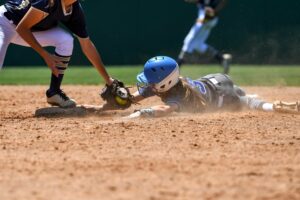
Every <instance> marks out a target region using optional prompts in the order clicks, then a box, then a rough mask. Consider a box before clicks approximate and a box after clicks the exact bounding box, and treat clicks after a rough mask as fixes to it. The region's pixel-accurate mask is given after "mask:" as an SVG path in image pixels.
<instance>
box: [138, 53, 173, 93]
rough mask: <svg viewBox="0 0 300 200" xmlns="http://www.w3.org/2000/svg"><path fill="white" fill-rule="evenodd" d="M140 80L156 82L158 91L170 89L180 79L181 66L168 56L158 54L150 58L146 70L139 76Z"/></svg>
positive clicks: (148, 82)
mask: <svg viewBox="0 0 300 200" xmlns="http://www.w3.org/2000/svg"><path fill="white" fill-rule="evenodd" d="M137 79H138V81H140V82H143V83H147V84H154V87H155V89H156V90H157V91H158V92H165V91H168V90H169V89H170V88H171V87H173V86H174V85H175V84H176V83H177V82H178V80H179V67H178V64H177V62H176V61H175V60H174V59H172V58H170V57H167V56H157V57H154V58H151V59H149V60H148V61H147V62H146V64H145V66H144V71H143V72H142V73H141V74H139V75H138V76H137Z"/></svg>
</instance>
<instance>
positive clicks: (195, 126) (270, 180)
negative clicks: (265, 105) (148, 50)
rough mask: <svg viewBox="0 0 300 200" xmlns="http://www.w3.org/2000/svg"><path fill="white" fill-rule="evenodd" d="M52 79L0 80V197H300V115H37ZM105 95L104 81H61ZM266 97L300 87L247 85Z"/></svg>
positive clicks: (94, 97) (95, 100)
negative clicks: (40, 82) (42, 82)
mask: <svg viewBox="0 0 300 200" xmlns="http://www.w3.org/2000/svg"><path fill="white" fill-rule="evenodd" d="M45 89H46V86H1V87H0V199H3V200H13V199H18V200H19V199H30V200H33V199H55V200H56V199H60V200H64V199H72V200H77V199H78V200H79V199H80V200H82V199H85V200H86V199H112V200H115V199H128V200H129V199H149V200H158V199H164V200H165V199H167V200H168V199H170V200H171V199H172V200H174V199H180V200H185V199H186V200H188V199H197V200H198V199H222V200H224V199H247V200H248V199H295V200H296V199H300V116H299V115H293V114H279V113H264V112H259V111H249V110H244V111H241V112H235V113H229V112H222V113H206V114H195V115H187V114H175V115H172V116H170V117H165V118H159V119H138V120H124V119H122V118H121V117H122V116H124V115H127V114H129V113H131V112H132V111H133V110H134V109H137V108H141V107H147V106H149V105H152V104H155V103H159V100H158V99H157V98H152V99H149V100H147V101H145V102H144V103H143V104H142V105H134V106H133V107H132V108H130V109H129V110H127V111H120V112H112V113H111V114H109V115H103V116H100V115H99V116H97V115H94V116H88V117H68V118H64V117H57V118H35V117H34V112H35V110H36V109H38V108H43V107H47V106H48V105H47V103H46V101H45V94H44V93H45ZM64 89H65V91H66V93H67V94H68V95H69V96H71V97H72V98H75V99H76V100H77V102H78V103H79V104H101V103H102V102H101V100H100V98H99V95H98V92H99V90H100V87H98V86H65V87H64ZM245 89H246V91H247V93H256V94H259V95H260V96H261V97H262V98H263V99H266V100H268V101H274V100H278V99H280V100H285V101H293V100H297V99H298V100H299V99H300V88H299V87H246V88H245Z"/></svg>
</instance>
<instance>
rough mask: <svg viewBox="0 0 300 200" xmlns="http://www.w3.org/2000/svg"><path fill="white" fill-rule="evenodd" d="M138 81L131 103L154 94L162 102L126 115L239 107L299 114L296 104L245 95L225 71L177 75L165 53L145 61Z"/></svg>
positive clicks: (158, 115)
mask: <svg viewBox="0 0 300 200" xmlns="http://www.w3.org/2000/svg"><path fill="white" fill-rule="evenodd" d="M137 80H138V91H137V92H135V93H134V94H133V97H132V101H133V102H139V101H141V100H143V99H145V98H148V97H151V96H155V95H156V96H158V97H160V98H161V100H162V101H163V102H164V104H163V105H156V106H152V107H150V108H145V109H140V110H137V111H135V112H134V113H133V114H131V115H130V116H128V117H129V118H136V117H143V116H144V117H160V116H165V115H167V114H170V113H172V112H192V113H197V112H200V113H201V112H206V111H215V110H221V109H226V110H231V111H236V110H239V109H241V108H242V107H248V108H250V109H256V110H263V111H271V112H272V111H287V112H288V111H294V112H297V113H298V114H299V109H300V105H299V103H291V104H288V103H276V104H273V103H268V102H266V101H263V100H260V99H258V98H257V97H256V96H253V95H246V93H245V92H244V91H243V90H242V89H241V88H240V87H238V86H236V85H234V83H233V82H232V80H231V79H230V77H229V76H228V75H226V74H221V73H219V74H210V75H207V76H204V77H201V78H199V79H197V80H192V79H190V78H184V77H180V75H179V66H178V64H177V63H176V61H175V60H174V59H172V58H170V57H166V56H159V57H154V58H151V59H150V60H148V61H147V62H146V64H145V66H144V70H143V72H142V73H140V74H139V75H138V76H137ZM284 106H286V107H284Z"/></svg>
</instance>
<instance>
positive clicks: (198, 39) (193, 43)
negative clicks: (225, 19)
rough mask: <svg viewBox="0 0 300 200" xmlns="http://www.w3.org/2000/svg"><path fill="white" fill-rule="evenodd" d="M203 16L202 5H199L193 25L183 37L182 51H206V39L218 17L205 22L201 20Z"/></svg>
mask: <svg viewBox="0 0 300 200" xmlns="http://www.w3.org/2000/svg"><path fill="white" fill-rule="evenodd" d="M204 18H205V10H204V9H203V8H202V7H199V10H198V19H197V22H196V23H195V24H194V26H193V27H192V28H191V30H190V32H189V33H188V35H187V36H186V38H185V39H184V44H183V47H182V51H183V52H187V53H192V52H194V51H197V52H199V53H204V52H206V50H207V48H208V45H207V44H206V40H207V38H208V36H209V34H210V32H211V30H212V28H214V27H215V26H216V25H217V23H218V18H217V17H216V18H214V19H212V20H209V21H207V22H204V23H203V22H201V21H203V20H204Z"/></svg>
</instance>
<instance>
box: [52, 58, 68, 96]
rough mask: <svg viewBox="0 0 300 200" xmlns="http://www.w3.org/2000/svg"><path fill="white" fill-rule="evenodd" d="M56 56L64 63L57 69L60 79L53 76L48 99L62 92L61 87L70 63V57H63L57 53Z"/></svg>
mask: <svg viewBox="0 0 300 200" xmlns="http://www.w3.org/2000/svg"><path fill="white" fill-rule="evenodd" d="M55 56H56V57H57V58H58V59H59V60H60V61H61V62H62V65H60V66H57V67H56V68H57V69H58V70H59V75H58V77H56V76H55V75H54V74H51V82H50V87H49V90H48V91H47V96H48V97H49V96H52V95H53V94H55V93H56V92H58V91H60V86H61V83H62V81H63V78H64V73H65V70H66V69H67V67H68V64H69V61H70V56H61V55H59V54H57V53H55Z"/></svg>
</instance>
